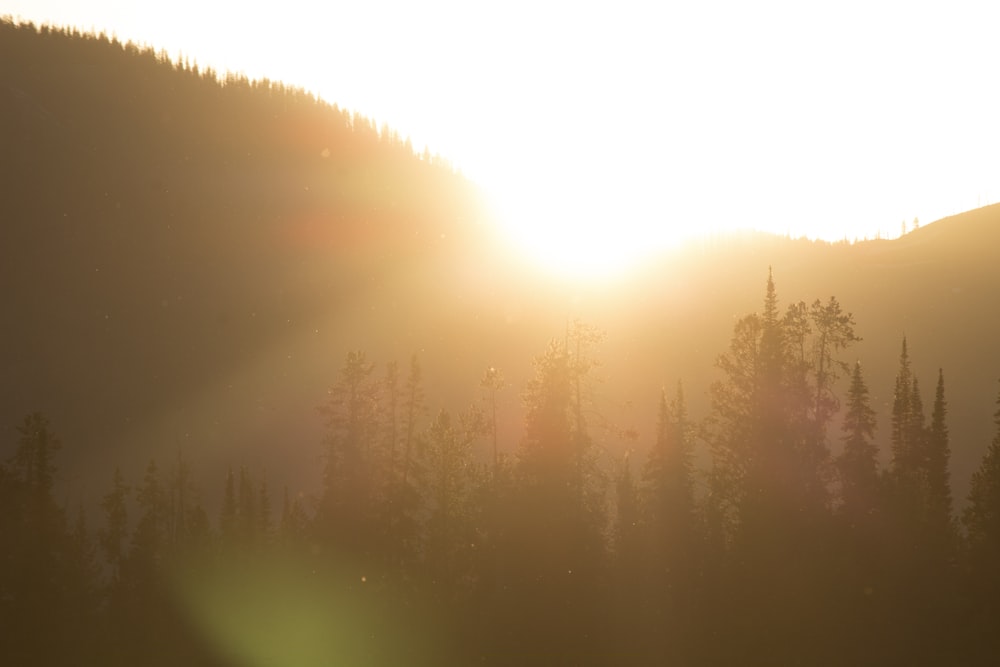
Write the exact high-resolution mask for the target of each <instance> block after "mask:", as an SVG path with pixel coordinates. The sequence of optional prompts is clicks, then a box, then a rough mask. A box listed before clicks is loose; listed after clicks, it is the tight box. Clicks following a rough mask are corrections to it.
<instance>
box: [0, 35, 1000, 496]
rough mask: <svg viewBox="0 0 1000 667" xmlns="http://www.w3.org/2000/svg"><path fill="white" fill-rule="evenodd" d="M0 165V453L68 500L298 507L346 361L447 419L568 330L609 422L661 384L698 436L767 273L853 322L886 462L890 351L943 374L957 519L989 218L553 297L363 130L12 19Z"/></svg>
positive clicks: (988, 276)
mask: <svg viewBox="0 0 1000 667" xmlns="http://www.w3.org/2000/svg"><path fill="white" fill-rule="evenodd" d="M582 140H583V139H582V138H581V141H582ZM0 155H2V156H3V158H2V160H0V169H2V173H0V202H2V203H0V211H2V226H0V280H2V284H3V285H4V287H5V292H6V294H7V299H6V313H5V315H4V318H3V321H4V323H3V325H2V327H0V354H2V355H3V375H2V377H0V429H2V430H0V454H2V455H3V456H5V457H6V456H7V455H9V453H10V452H11V451H12V448H13V443H14V441H15V440H16V434H15V432H14V430H13V429H14V425H15V424H16V423H17V422H18V420H19V419H20V417H21V416H23V415H24V414H26V413H28V412H30V411H34V410H38V411H41V412H43V413H45V414H46V415H48V416H49V417H50V419H51V421H52V423H53V425H54V427H55V428H56V430H57V431H58V432H59V433H60V435H61V438H62V440H63V441H64V443H65V446H64V450H63V454H62V456H63V467H64V469H66V470H67V471H69V472H68V473H67V475H68V478H69V485H70V489H69V490H68V491H67V493H70V494H91V495H94V494H96V493H98V492H99V491H100V490H101V488H103V485H104V484H105V483H106V479H107V477H108V475H109V470H111V469H112V468H113V466H114V465H115V464H118V463H120V464H122V465H123V467H125V468H126V469H130V470H138V469H139V468H140V466H142V465H144V464H145V462H146V461H148V459H149V458H150V457H153V456H156V457H169V456H173V455H174V453H175V452H176V451H177V450H179V449H180V450H183V451H184V452H185V455H186V456H188V457H190V458H191V459H193V460H194V461H195V463H196V464H198V466H199V469H202V470H206V471H209V472H210V473H211V474H214V475H216V479H221V474H222V473H220V472H219V471H221V470H223V469H224V466H225V465H227V463H229V462H232V461H233V459H234V458H237V459H239V460H241V461H244V462H246V463H248V464H250V465H255V466H260V467H263V468H266V469H268V470H269V471H272V472H271V474H273V476H274V477H275V478H276V479H279V480H289V479H292V480H300V481H297V482H295V483H296V484H299V483H301V485H303V486H308V484H309V482H310V481H314V479H315V477H314V476H315V474H316V473H315V468H316V465H315V461H316V457H317V456H318V453H317V452H318V442H319V440H320V438H321V431H322V421H321V418H320V417H319V416H318V415H317V413H316V410H315V408H316V406H317V405H318V404H319V403H320V402H322V400H323V397H324V392H325V391H326V388H327V387H328V386H329V385H330V384H331V383H332V382H333V381H334V379H335V376H336V373H337V369H338V367H339V363H340V360H341V359H342V357H343V355H344V353H345V352H346V351H347V350H352V349H365V350H367V351H368V354H369V357H370V358H372V359H375V360H379V361H387V360H391V359H400V360H405V359H408V358H409V357H410V355H411V354H418V355H420V356H421V358H422V359H423V364H424V367H425V369H426V375H427V384H428V394H429V395H433V396H435V397H436V400H439V401H441V402H445V403H449V404H458V405H461V403H462V401H464V400H465V399H466V398H467V396H469V395H471V394H474V393H475V392H476V391H478V389H477V382H478V379H479V377H480V376H481V374H482V371H483V369H485V368H488V367H490V366H498V367H502V368H504V369H505V373H506V376H507V378H508V380H509V381H510V383H511V384H512V385H513V386H514V387H516V388H519V387H521V386H523V382H524V381H525V380H526V378H527V377H529V374H530V371H531V367H530V361H531V357H532V355H534V354H536V353H537V352H538V350H540V349H541V348H542V347H543V346H544V342H545V341H546V340H547V339H548V338H549V337H551V336H558V335H559V333H560V332H561V331H563V330H564V329H565V327H566V326H567V322H569V321H571V320H573V319H577V318H581V319H585V320H587V321H590V322H593V323H594V324H595V325H597V326H598V327H600V328H602V329H604V330H605V331H607V333H608V340H607V343H606V345H605V346H604V348H603V349H604V352H603V356H604V366H603V369H602V372H603V374H604V376H605V378H606V386H607V389H606V405H607V412H608V419H609V421H614V420H618V421H624V422H629V423H634V424H635V426H636V427H637V429H638V430H639V432H640V433H649V432H651V431H652V425H653V424H654V423H655V407H656V397H657V395H658V392H659V387H660V386H662V385H664V384H668V385H669V384H672V383H673V382H675V381H676V380H677V379H683V380H684V382H685V386H686V387H687V388H688V396H689V397H690V407H691V412H692V415H693V416H695V417H698V416H700V415H703V414H704V413H705V410H706V406H707V399H706V398H705V391H706V389H707V387H708V384H709V383H710V382H711V381H712V380H713V379H716V378H717V373H716V371H715V370H714V368H713V364H714V360H715V358H716V356H717V355H718V354H719V353H721V352H722V351H724V350H725V348H726V346H727V344H728V340H729V337H730V335H731V330H732V324H733V322H734V319H735V318H738V317H739V316H741V315H743V314H745V313H747V312H749V311H752V310H756V309H758V308H759V307H760V303H758V301H759V297H760V294H761V287H762V285H763V284H764V280H765V278H766V276H767V271H768V268H769V267H771V268H772V269H773V272H774V275H775V279H776V282H777V285H778V295H779V299H780V300H781V301H782V303H784V304H788V303H792V302H795V301H798V300H800V299H801V300H804V301H806V302H807V303H809V302H812V301H813V300H815V299H821V300H826V299H828V298H829V297H830V296H836V297H837V299H838V300H839V301H840V303H841V304H843V306H844V308H845V310H848V311H851V312H852V313H853V314H854V316H855V320H856V322H857V329H858V333H859V334H860V335H861V336H862V337H863V339H864V340H863V342H862V343H861V344H859V345H858V346H856V348H854V349H852V351H851V354H852V355H857V358H859V359H860V360H861V361H862V362H863V364H864V365H865V369H866V377H867V379H868V383H869V386H870V387H871V390H872V397H873V406H874V407H875V408H876V409H877V411H878V416H879V426H880V428H879V433H878V440H879V442H880V443H881V444H882V450H883V460H885V457H886V456H887V445H886V442H887V439H888V418H889V408H890V406H891V403H892V395H891V392H892V386H893V385H892V378H893V374H894V372H895V368H896V364H897V359H898V354H899V345H900V341H901V340H902V338H903V336H904V335H905V336H906V337H907V339H908V341H909V343H910V350H911V353H912V357H913V359H914V369H915V372H916V374H917V375H918V376H919V377H920V378H921V379H922V381H923V383H924V386H925V390H926V391H928V392H929V390H930V388H931V387H932V386H933V384H932V383H933V380H934V379H935V378H936V373H937V369H938V368H939V367H941V368H943V369H944V372H945V377H946V380H947V382H948V400H949V408H950V420H951V423H950V426H951V437H952V444H951V447H952V455H953V463H952V467H951V471H952V483H953V486H954V488H955V489H956V498H957V499H960V500H959V504H961V499H964V493H965V491H964V490H965V489H966V488H967V485H968V479H969V475H970V474H971V472H972V470H973V469H974V468H975V466H976V465H977V464H978V461H979V459H980V457H981V456H982V453H983V451H984V450H985V448H986V445H987V444H988V443H989V441H990V438H991V436H992V433H991V430H992V423H991V418H990V416H991V414H992V409H993V408H992V406H993V399H994V391H993V390H994V387H995V382H996V378H997V377H998V376H1000V359H997V357H996V356H995V354H994V352H993V349H994V345H995V341H996V340H998V339H1000V314H998V313H997V311H996V308H995V307H994V305H993V304H994V301H995V295H996V294H997V293H998V289H1000V268H998V267H997V264H996V262H995V257H994V254H995V250H994V249H995V248H996V247H998V241H1000V238H998V237H1000V207H998V206H989V207H985V208H982V209H977V210H975V211H970V212H968V213H963V214H961V215H956V216H952V217H949V218H945V219H943V220H940V221H937V222H934V223H931V224H926V225H924V226H922V227H920V228H919V229H916V230H914V231H912V232H911V233H909V234H906V235H905V236H903V237H901V238H899V239H894V240H874V241H864V242H858V243H855V244H847V243H835V244H830V243H825V242H814V241H808V240H803V239H789V238H783V237H777V236H772V235H767V234H751V233H747V234H743V235H732V236H724V237H718V238H713V239H708V240H700V241H692V242H690V243H689V244H687V245H686V246H685V247H683V248H680V249H677V250H674V251H670V252H668V253H665V254H664V255H663V256H662V257H661V258H659V259H658V260H657V261H655V262H651V263H649V264H648V265H645V266H642V267H637V268H636V270H635V271H634V272H633V273H631V274H629V275H628V276H627V277H625V278H622V279H620V280H618V281H615V282H613V283H609V284H607V285H603V286H602V285H594V284H590V285H581V284H574V283H572V282H570V281H557V280H554V279H552V278H550V277H546V275H545V273H544V272H542V271H540V270H537V269H535V268H533V267H532V266H531V265H530V264H528V263H527V261H526V260H524V259H523V258H520V257H519V256H518V255H517V254H516V253H515V252H514V251H513V250H512V249H510V248H509V247H508V246H507V245H506V244H505V243H504V242H503V241H502V240H501V236H500V234H499V233H498V232H497V231H496V229H495V227H494V226H493V225H492V223H491V220H490V215H489V213H488V211H487V210H486V208H485V206H484V204H483V202H482V198H481V196H480V194H479V192H478V191H477V189H476V187H475V185H474V184H473V183H471V182H469V181H468V180H467V179H465V178H464V177H463V176H462V175H461V174H460V173H458V172H456V171H455V170H454V169H452V168H451V167H450V166H449V165H448V164H447V162H446V161H445V160H443V159H441V158H439V157H436V156H432V155H429V154H427V153H426V152H424V153H423V154H419V153H417V152H415V151H414V150H413V148H412V147H411V146H410V145H409V143H408V142H407V141H405V140H403V139H401V138H400V137H398V136H397V135H395V134H394V133H393V132H392V131H391V130H390V129H388V128H383V129H379V128H377V127H376V126H375V124H374V123H373V122H372V121H371V120H369V119H367V118H365V117H363V116H360V115H358V114H355V113H351V112H349V111H346V110H343V109H340V108H338V107H337V106H336V105H333V104H330V103H328V102H325V101H323V100H320V99H317V98H316V97H315V96H313V95H311V94H309V93H307V92H305V91H303V90H299V89H292V88H289V87H286V86H284V85H282V84H280V83H275V82H270V81H250V80H248V79H246V78H245V77H242V76H238V75H233V74H220V73H216V72H213V71H211V70H199V69H198V67H197V66H196V65H192V64H182V65H178V64H175V63H172V62H170V60H169V59H167V58H166V57H165V56H163V55H162V54H158V53H156V52H154V51H153V50H151V49H146V48H140V47H136V46H135V45H132V44H123V43H121V42H118V41H116V40H113V39H109V38H107V37H104V36H93V35H86V34H81V33H79V32H76V31H70V30H60V29H55V28H50V27H36V26H33V25H21V24H15V23H13V22H11V21H3V22H0ZM524 159H525V160H530V159H531V156H525V157H524ZM851 361H853V359H852V360H851ZM516 394H517V389H515V391H513V392H510V393H509V395H508V396H506V397H505V398H504V401H505V402H504V404H503V405H501V410H502V411H504V412H505V413H506V414H509V415H514V414H519V410H520V406H519V401H518V398H517V395H516ZM924 398H925V401H926V400H928V399H929V398H930V396H929V394H928V395H925V397H924ZM624 406H634V407H628V408H626V407H624ZM507 421H508V422H509V423H508V426H506V427H505V431H504V433H503V437H504V440H505V442H506V445H507V447H508V448H513V446H514V445H515V444H516V442H517V440H518V438H519V437H520V432H519V430H518V428H519V427H518V426H517V424H518V420H517V419H516V418H514V417H511V418H509V419H508V420H507ZM832 437H833V438H836V437H838V434H836V433H834V434H832ZM834 447H836V444H834ZM91 480H98V481H91ZM301 480H304V481H301Z"/></svg>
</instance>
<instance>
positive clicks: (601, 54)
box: [4, 0, 1000, 273]
mask: <svg viewBox="0 0 1000 667" xmlns="http://www.w3.org/2000/svg"><path fill="white" fill-rule="evenodd" d="M4 11H6V12H9V13H10V14H11V15H13V16H20V17H22V18H24V19H27V20H34V21H38V22H50V23H55V24H60V25H74V26H77V27H80V28H82V29H85V30H90V29H94V30H99V31H100V30H104V31H107V32H109V33H113V34H115V35H117V36H118V37H119V38H121V39H131V40H135V41H137V42H139V43H142V44H148V45H151V46H153V47H154V48H157V49H164V50H165V51H166V52H167V53H168V54H170V55H171V57H177V58H181V57H183V58H188V59H191V60H193V61H195V62H198V63H200V64H201V65H202V66H212V67H214V68H216V69H217V70H218V71H220V72H224V71H226V70H232V71H237V72H243V73H246V74H247V75H248V76H250V77H251V78H255V77H268V78H271V79H274V80H282V81H285V82H288V83H290V84H292V85H298V86H303V87H305V88H306V89H308V90H311V91H313V92H315V93H317V94H318V95H320V96H321V97H323V98H324V99H325V100H327V101H329V102H332V103H336V104H338V105H340V106H341V107H342V108H347V109H351V110H355V111H358V112H360V113H362V114H364V115H366V116H368V117H371V118H374V119H375V121H376V122H377V123H378V124H379V125H380V126H381V125H382V124H383V123H387V124H388V125H389V126H390V127H392V128H393V129H395V130H397V131H398V132H399V133H400V134H401V135H402V136H408V137H410V138H411V140H412V142H413V145H414V147H415V149H416V150H418V151H421V150H422V149H423V147H424V146H427V147H428V148H429V149H430V150H431V151H432V152H433V153H437V154H439V155H441V156H442V157H444V158H446V159H447V160H449V161H450V162H451V163H452V164H453V165H455V166H456V167H457V168H458V169H460V170H462V172H463V173H465V174H466V175H467V176H469V177H471V178H472V179H474V180H475V181H477V183H479V184H480V185H481V186H482V187H483V188H484V189H485V190H486V191H487V192H488V193H489V195H490V197H491V199H492V200H493V201H494V202H495V203H496V204H497V206H498V208H499V210H501V211H502V212H503V213H502V215H501V216H500V219H501V220H502V221H503V224H504V225H505V233H507V234H508V235H509V236H510V237H511V238H513V239H515V241H516V242H517V243H518V245H520V246H522V247H524V248H525V250H526V252H527V253H528V254H529V256H531V257H533V258H535V259H538V260H539V261H541V262H543V263H548V264H549V265H551V267H552V268H553V269H555V270H557V271H570V272H575V273H593V272H597V273H602V272H608V271H617V270H620V269H621V268H622V267H623V266H625V265H628V264H629V263H630V262H632V261H634V260H636V259H639V258H641V257H643V256H645V255H647V254H648V253H649V252H651V251H654V250H656V249H658V248H662V247H663V246H670V245H671V244H674V243H676V241H677V239H679V238H682V237H685V236H689V235H691V234H705V233H718V232H722V231H725V230H729V229H746V228H752V229H759V230H764V231H770V232H774V233H777V234H781V235H788V236H792V237H801V236H805V237H809V238H817V239H825V240H829V241H840V240H844V239H847V240H861V239H865V238H875V237H882V238H891V237H895V236H898V235H899V234H900V233H901V230H902V229H903V227H904V225H912V223H913V220H915V219H918V220H919V221H920V222H921V223H928V222H932V221H933V220H936V219H938V218H941V217H944V216H947V215H951V214H954V213H958V212H960V211H964V210H969V209H972V208H976V207H978V206H983V205H986V204H989V203H992V202H993V201H995V200H996V199H997V197H998V196H1000V191H998V190H997V188H996V183H998V182H1000V163H998V162H997V161H996V160H995V159H993V156H995V155H996V154H997V152H998V151H1000V126H998V125H997V124H996V123H995V122H994V121H995V118H996V117H997V116H998V113H1000V100H998V98H997V96H996V95H995V94H994V91H993V90H992V88H991V86H990V85H989V83H988V82H989V81H991V80H992V78H993V72H992V71H991V70H990V68H991V67H992V64H993V63H995V62H996V60H997V57H998V53H997V47H996V41H995V40H994V39H993V36H992V34H991V33H990V30H991V26H993V25H995V21H993V20H991V19H992V18H996V17H995V16H994V14H995V10H994V9H992V8H991V7H990V6H989V5H980V4H977V3H961V4H954V5H949V7H948V10H947V12H944V11H937V10H935V9H934V8H931V7H926V8H925V7H922V6H921V7H916V6H912V5H911V4H908V3H898V2H888V3H878V4H876V5H872V4H871V3H867V2H865V3H862V2H847V3H838V4H837V6H836V8H835V9H834V8H829V9H823V8H820V7H814V8H811V9H807V8H805V7H803V6H801V5H800V4H798V3H787V2H781V1H777V0H775V1H770V2H765V3H763V4H755V5H753V6H749V5H745V4H744V3H732V2H724V1H722V2H711V3H704V4H697V5H687V4H683V5H682V4H668V5H664V6H662V7H658V8H656V9H655V10H654V8H653V7H652V6H651V5H646V4H644V3H631V2H626V3H616V4H614V5H611V4H607V5H594V6H587V7H582V6H581V7H575V8H573V9H572V10H570V11H567V10H566V9H565V8H564V7H562V6H561V5H559V4H557V3H520V2H514V3H508V4H505V5H504V7H503V10H502V11H500V10H487V9H485V8H476V7H471V6H469V5H467V4H465V3H456V2H451V1H449V0H431V1H429V2H425V3H420V4H419V5H415V4H407V3H395V2H378V3H366V4H364V5H360V6H350V7H339V6H338V7H336V8H333V7H332V6H331V7H329V8H317V6H316V5H315V4H313V3H304V2H300V1H298V0H292V1H291V2H288V3H283V4H282V5H281V6H280V8H279V7H272V8H269V9H266V10H265V9H263V8H261V9H258V8H256V7H253V8H251V7H248V6H246V5H242V4H236V3H228V2H222V3H213V4H210V5H207V6H206V5H204V4H203V3H193V2H187V0H181V2H180V3H179V4H178V3H174V4H172V5H170V6H169V7H168V8H164V9H159V10H153V9H149V10H146V9H143V10H133V9H125V8H124V6H122V5H120V4H119V3H112V2H95V3H87V4H86V5H78V4H76V3H68V2H58V1H56V0H51V1H49V2H36V1H33V2H30V3H25V2H13V3H7V8H6V9H5V10H4ZM190 17H197V18H196V19H195V20H191V18H190ZM528 17H530V20H528ZM263 34H267V35H268V38H267V39H268V48H261V43H260V35H263Z"/></svg>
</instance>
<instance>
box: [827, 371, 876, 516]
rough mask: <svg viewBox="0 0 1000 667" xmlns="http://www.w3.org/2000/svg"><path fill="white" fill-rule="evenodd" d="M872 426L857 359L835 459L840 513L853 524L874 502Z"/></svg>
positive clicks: (873, 422) (873, 420)
mask: <svg viewBox="0 0 1000 667" xmlns="http://www.w3.org/2000/svg"><path fill="white" fill-rule="evenodd" d="M875 428H876V422H875V411H874V410H873V409H872V408H871V405H870V402H869V397H868V387H867V385H866V384H865V380H864V377H863V375H862V372H861V362H857V363H855V364H854V371H853V372H852V373H851V386H850V388H849V389H848V392H847V411H846V413H845V414H844V423H843V427H842V429H843V433H844V435H843V440H844V451H843V453H841V455H840V457H839V458H838V459H837V467H838V470H839V471H840V482H841V508H840V513H841V514H842V515H843V516H844V517H846V518H847V520H848V522H849V523H850V524H853V525H857V523H858V522H861V521H865V520H866V518H867V517H870V516H871V515H872V513H873V512H874V511H875V509H876V507H877V505H878V496H879V477H878V460H877V457H878V448H877V447H876V446H875V444H874V442H873V439H874V436H875Z"/></svg>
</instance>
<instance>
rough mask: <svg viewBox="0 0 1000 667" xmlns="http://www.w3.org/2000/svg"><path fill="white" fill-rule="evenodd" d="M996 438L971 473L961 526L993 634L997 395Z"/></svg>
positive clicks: (999, 487)
mask: <svg viewBox="0 0 1000 667" xmlns="http://www.w3.org/2000/svg"><path fill="white" fill-rule="evenodd" d="M993 424H994V430H995V435H994V436H993V440H992V442H990V445H989V447H987V449H986V453H985V454H984V455H983V459H982V462H981V463H980V464H979V468H978V469H977V470H976V472H974V473H973V474H972V481H971V484H970V485H969V499H968V505H967V506H966V508H965V510H964V512H963V513H962V523H963V524H964V525H965V528H966V531H967V533H968V544H969V564H970V571H971V576H972V581H973V583H974V589H973V590H975V591H976V598H977V602H978V604H979V606H980V609H981V613H983V614H984V615H985V616H986V618H987V619H988V620H990V621H992V627H991V628H989V630H988V631H989V632H990V633H991V634H993V635H995V628H996V620H997V619H1000V571H998V570H997V563H1000V393H998V394H997V400H996V411H995V412H994V413H993Z"/></svg>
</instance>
